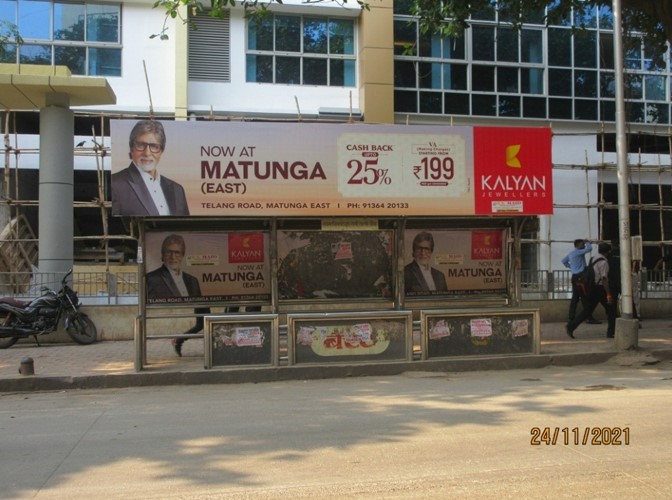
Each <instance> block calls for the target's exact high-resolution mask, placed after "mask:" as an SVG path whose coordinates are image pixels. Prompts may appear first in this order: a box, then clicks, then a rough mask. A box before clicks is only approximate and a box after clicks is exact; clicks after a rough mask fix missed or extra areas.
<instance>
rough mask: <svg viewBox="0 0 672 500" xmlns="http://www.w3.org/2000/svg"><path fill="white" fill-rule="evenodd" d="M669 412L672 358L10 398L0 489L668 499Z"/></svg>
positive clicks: (4, 413) (71, 495)
mask: <svg viewBox="0 0 672 500" xmlns="http://www.w3.org/2000/svg"><path fill="white" fill-rule="evenodd" d="M671 416H672V362H670V361H667V362H663V363H659V364H656V365H651V366H648V365H641V366H637V365H635V366H626V367H623V366H620V365H619V364H618V362H617V361H616V360H614V361H610V362H609V363H606V364H602V365H591V366H586V367H572V368H567V367H549V368H543V369H538V370H507V371H489V372H467V373H417V372H414V373H407V374H403V375H399V376H393V377H363V378H349V379H338V380H312V381H305V382H303V381H289V382H277V383H263V384H241V385H202V386H166V387H158V388H157V387H152V388H133V389H119V390H117V389H105V390H101V391H72V392H70V391H67V392H44V393H22V394H19V393H15V394H9V393H5V394H0V485H1V488H0V498H2V499H38V500H47V499H79V498H91V499H96V500H106V499H122V498H123V499H125V500H127V499H162V500H165V499H181V500H192V499H203V500H215V499H232V500H238V499H255V500H256V499H264V500H275V499H285V500H286V499H288V498H291V499H302V498H305V499H311V500H327V499H334V500H335V499H339V500H340V499H346V500H347V499H423V500H428V499H430V500H431V499H442V500H443V499H447V498H461V499H506V498H516V499H520V498H525V499H529V498H554V499H557V498H609V499H619V498H624V499H625V498H627V499H631V498H638V499H647V498H656V499H658V498H672V493H671V492H672V488H671V487H670V474H671V473H672V453H671V452H670V450H671V449H672V447H671V445H672V436H671V435H670V430H671V425H670V418H671ZM534 427H538V428H539V429H540V432H539V435H538V436H537V437H539V440H540V442H541V441H548V442H549V443H550V444H545V443H542V444H540V445H532V444H531V440H532V439H533V437H535V436H534V435H533V431H532V429H533V428H534ZM546 428H549V430H550V433H549V434H546V435H545V434H543V430H544V429H546ZM556 428H557V429H558V433H557V435H555V437H554V434H555V429H556ZM595 429H598V430H597V431H596V430H595ZM605 429H606V430H605ZM584 436H587V440H586V443H585V444H584V443H583V441H584ZM595 436H599V439H595V441H594V442H593V438H594V437H595ZM554 440H555V444H553V441H554ZM603 440H604V441H608V442H611V441H620V443H621V444H608V445H607V444H603V443H602V441H603ZM626 440H627V443H626ZM565 441H567V442H565ZM576 441H578V444H577V442H576Z"/></svg>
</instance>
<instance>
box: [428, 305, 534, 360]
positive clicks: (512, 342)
mask: <svg viewBox="0 0 672 500" xmlns="http://www.w3.org/2000/svg"><path fill="white" fill-rule="evenodd" d="M420 322H421V324H422V332H423V342H424V349H423V350H424V357H425V359H431V358H436V357H442V356H464V355H488V354H523V353H532V354H538V353H539V345H540V339H539V325H540V322H539V310H538V309H529V310H527V309H490V310H489V309H487V308H484V309H481V310H463V311H422V313H421V319H420Z"/></svg>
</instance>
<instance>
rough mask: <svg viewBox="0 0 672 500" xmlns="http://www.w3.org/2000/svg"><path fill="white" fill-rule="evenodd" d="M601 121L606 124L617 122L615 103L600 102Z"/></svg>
mask: <svg viewBox="0 0 672 500" xmlns="http://www.w3.org/2000/svg"><path fill="white" fill-rule="evenodd" d="M599 109H600V120H602V121H605V122H615V121H616V103H615V102H614V101H600V108H599Z"/></svg>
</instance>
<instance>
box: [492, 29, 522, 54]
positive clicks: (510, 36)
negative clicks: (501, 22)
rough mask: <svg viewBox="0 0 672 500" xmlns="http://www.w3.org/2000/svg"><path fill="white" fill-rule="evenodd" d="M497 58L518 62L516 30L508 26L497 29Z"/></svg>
mask: <svg viewBox="0 0 672 500" xmlns="http://www.w3.org/2000/svg"><path fill="white" fill-rule="evenodd" d="M497 60H498V61H506V62H518V31H515V30H513V29H508V28H499V29H498V30H497Z"/></svg>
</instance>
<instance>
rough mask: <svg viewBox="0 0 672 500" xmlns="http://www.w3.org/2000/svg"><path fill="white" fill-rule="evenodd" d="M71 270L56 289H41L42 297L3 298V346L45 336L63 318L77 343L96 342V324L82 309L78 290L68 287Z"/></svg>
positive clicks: (0, 330)
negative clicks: (27, 299) (24, 299)
mask: <svg viewBox="0 0 672 500" xmlns="http://www.w3.org/2000/svg"><path fill="white" fill-rule="evenodd" d="M71 274H72V270H70V271H69V272H68V273H67V274H66V275H65V276H64V277H63V281H62V282H61V289H60V290H59V291H58V292H56V291H54V290H51V289H49V288H47V287H43V288H42V296H41V297H38V298H36V299H33V300H31V301H29V302H25V301H21V300H16V299H14V298H12V297H2V298H0V349H7V348H8V347H10V346H12V345H14V344H15V343H16V342H17V341H18V340H19V339H23V338H27V337H31V336H35V341H37V343H38V345H39V341H38V340H37V336H38V335H46V334H49V333H51V332H54V331H56V330H57V329H58V325H59V323H60V321H61V318H64V326H65V330H66V331H67V332H68V334H69V335H70V337H72V340H74V341H75V342H77V343H78V344H83V345H87V344H93V343H94V342H95V341H96V340H97V337H98V331H97V330H96V325H95V324H94V323H93V321H91V319H90V318H89V317H88V316H87V315H86V314H84V313H83V312H80V311H79V307H80V305H81V304H80V302H79V297H78V296H77V292H75V291H74V290H73V289H72V288H70V286H68V283H67V280H68V278H69V277H70V275H71Z"/></svg>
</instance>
